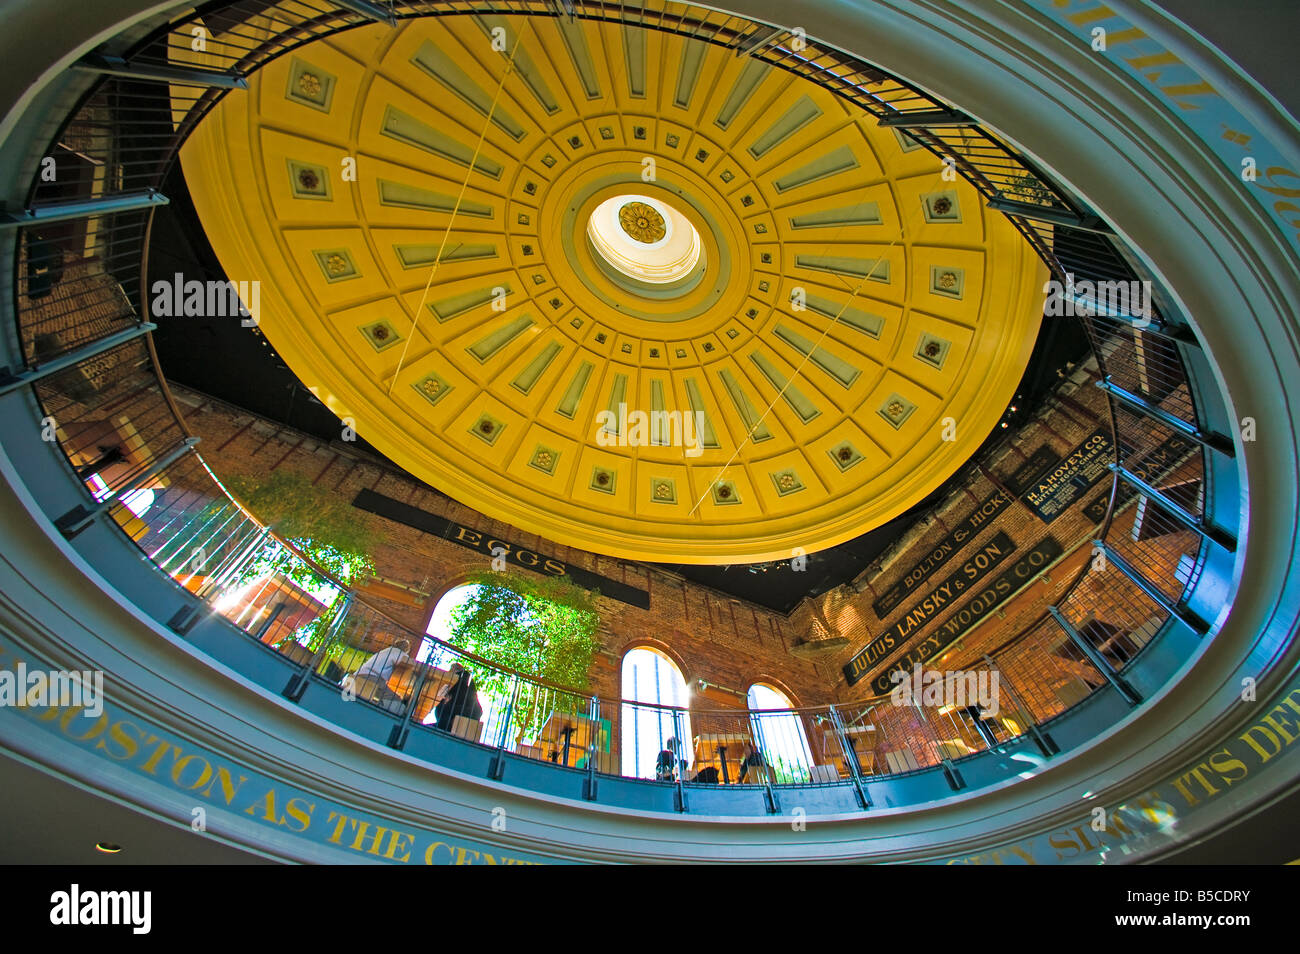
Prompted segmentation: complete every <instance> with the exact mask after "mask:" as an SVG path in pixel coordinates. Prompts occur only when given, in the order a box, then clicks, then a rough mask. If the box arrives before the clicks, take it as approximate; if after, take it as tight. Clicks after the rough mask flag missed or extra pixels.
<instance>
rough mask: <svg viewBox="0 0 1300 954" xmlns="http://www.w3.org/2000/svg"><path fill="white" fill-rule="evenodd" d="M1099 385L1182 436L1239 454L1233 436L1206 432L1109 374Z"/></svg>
mask: <svg viewBox="0 0 1300 954" xmlns="http://www.w3.org/2000/svg"><path fill="white" fill-rule="evenodd" d="M1097 387H1099V388H1101V389H1102V390H1103V391H1105V392H1106V393H1107V394H1109V395H1111V396H1112V397H1114V398H1116V399H1117V400H1118V401H1120V402H1121V403H1122V404H1125V405H1127V406H1128V407H1130V408H1132V409H1133V410H1135V411H1137V412H1138V413H1139V414H1144V415H1146V416H1147V417H1149V418H1152V419H1153V420H1156V421H1159V422H1160V423H1161V424H1164V425H1165V426H1166V427H1168V428H1170V429H1171V430H1175V431H1177V432H1178V433H1179V434H1181V435H1182V436H1184V437H1187V438H1190V439H1192V440H1194V441H1196V443H1198V444H1200V445H1202V446H1204V447H1208V448H1210V450H1215V451H1218V452H1219V453H1220V454H1223V455H1224V456H1225V457H1236V456H1237V449H1236V448H1235V447H1234V446H1233V444H1232V439H1231V438H1229V437H1225V436H1224V435H1222V434H1212V433H1206V432H1204V431H1202V430H1201V429H1200V428H1198V427H1197V426H1196V425H1195V424H1189V423H1187V422H1186V421H1184V420H1183V419H1182V418H1178V417H1174V416H1173V415H1172V414H1170V413H1169V412H1168V411H1166V410H1165V409H1164V408H1161V407H1157V406H1156V405H1154V404H1152V403H1151V402H1150V401H1148V400H1146V399H1144V398H1141V397H1139V396H1138V395H1136V394H1134V393H1132V392H1131V391H1126V390H1125V389H1124V388H1122V387H1120V386H1119V385H1118V384H1116V383H1115V382H1113V381H1111V379H1110V376H1109V375H1107V376H1106V377H1104V378H1102V379H1101V380H1100V381H1098V382H1097Z"/></svg>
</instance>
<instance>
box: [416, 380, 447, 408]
mask: <svg viewBox="0 0 1300 954" xmlns="http://www.w3.org/2000/svg"><path fill="white" fill-rule="evenodd" d="M412 387H414V388H415V390H416V391H417V392H418V393H419V394H420V396H421V397H423V398H424V399H425V400H426V401H428V402H429V403H430V404H437V403H438V402H439V401H440V400H442V399H443V398H444V397H446V395H447V392H448V391H450V390H451V385H450V384H448V383H447V382H446V381H444V380H443V379H442V378H440V377H438V376H437V375H436V374H427V375H425V376H424V377H423V378H421V379H420V380H419V381H416V382H415V384H413V385H412Z"/></svg>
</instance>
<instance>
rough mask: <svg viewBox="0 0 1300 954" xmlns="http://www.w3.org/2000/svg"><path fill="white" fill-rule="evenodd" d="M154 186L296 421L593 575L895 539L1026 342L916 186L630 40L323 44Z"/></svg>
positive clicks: (1008, 306) (1008, 277) (754, 93)
mask: <svg viewBox="0 0 1300 954" xmlns="http://www.w3.org/2000/svg"><path fill="white" fill-rule="evenodd" d="M502 40H504V42H502ZM502 47H504V49H502ZM190 56H199V55H198V54H191V53H190V52H189V49H188V47H181V48H179V50H178V57H190ZM512 56H513V60H512ZM182 161H183V164H184V171H185V175H186V178H187V179H188V181H189V185H190V190H191V193H192V195H193V197H194V202H195V205H196V207H197V209H198V212H199V216H200V218H201V220H202V222H203V224H204V227H205V229H206V230H207V234H208V237H209V239H210V240H211V242H212V246H213V248H214V249H215V251H216V253H217V256H218V257H219V259H220V260H221V262H222V265H223V266H224V267H225V269H226V271H227V273H228V275H229V277H230V278H231V279H233V280H259V281H260V282H261V294H260V302H261V309H260V314H259V315H258V318H259V321H260V325H261V328H262V331H263V332H264V333H265V334H266V336H267V338H268V339H269V340H270V342H271V343H272V344H273V345H274V346H275V348H276V349H277V350H278V351H279V353H280V354H281V355H282V356H283V358H284V359H285V360H286V361H287V362H288V364H289V366H290V367H291V368H292V369H293V370H294V372H295V373H296V374H297V375H298V376H299V377H300V378H301V379H302V380H303V381H304V382H305V383H306V384H307V385H308V386H309V387H311V388H312V389H313V391H314V392H315V393H316V394H317V395H318V396H319V397H320V398H321V400H323V401H324V402H325V403H326V405H327V406H329V407H330V408H331V409H333V410H334V411H335V412H336V413H337V414H339V416H340V417H346V418H349V419H350V421H351V422H352V423H353V424H354V425H355V427H356V430H357V432H358V433H359V434H360V435H361V436H362V437H364V438H365V439H366V440H367V441H369V442H370V443H372V444H373V445H374V446H375V447H377V448H378V449H379V450H381V451H382V452H383V453H385V454H386V455H388V456H389V457H390V458H391V459H392V460H393V461H395V462H396V463H398V464H400V465H401V466H402V467H404V468H406V469H407V470H409V471H410V472H411V473H412V474H414V475H416V476H417V477H419V478H421V479H423V480H425V481H427V482H428V483H430V484H432V485H433V486H435V487H437V488H438V489H440V490H442V491H444V492H445V493H447V494H448V495H450V496H452V497H453V498H455V499H457V500H460V501H462V502H463V503H465V504H466V505H468V506H471V507H474V508H476V509H478V510H480V511H482V512H483V513H485V514H488V515H490V516H492V517H496V518H499V519H501V520H504V521H507V522H509V523H511V524H513V525H515V526H516V527H519V528H521V529H523V530H526V531H531V532H536V533H540V534H542V535H543V536H545V537H547V538H549V539H551V540H554V541H557V542H560V543H563V544H569V545H572V546H576V547H582V548H585V549H589V550H594V551H597V552H602V553H608V554H616V555H619V556H624V557H630V558H639V559H648V560H661V561H670V562H691V563H716V562H728V561H746V562H749V561H759V560H767V559H777V558H785V557H789V556H791V555H792V553H795V552H812V551H815V550H818V549H821V548H823V547H826V546H830V545H833V544H835V543H839V542H842V541H844V540H846V539H849V538H852V537H854V536H857V535H859V534H861V533H863V532H865V531H868V530H870V529H872V528H873V527H876V526H878V525H880V524H881V523H883V522H885V521H887V520H889V519H891V518H892V517H894V516H897V515H898V514H900V513H901V512H903V511H904V510H906V509H907V508H908V507H910V506H911V505H913V504H915V503H916V502H918V501H919V500H921V499H922V498H923V497H924V496H925V495H926V494H928V493H929V492H930V491H932V490H934V489H935V488H936V487H937V486H938V485H939V484H940V483H941V482H942V481H943V480H944V479H946V478H947V477H948V476H949V475H951V474H952V473H953V472H954V471H955V470H956V469H957V468H958V467H959V466H960V465H961V464H962V463H963V462H964V461H966V460H967V459H968V458H969V456H970V455H971V453H972V452H973V451H974V450H975V448H976V447H978V446H979V444H980V443H981V442H982V440H983V439H984V438H985V437H986V436H987V435H988V433H989V431H990V430H991V429H992V428H993V427H994V426H995V425H996V423H997V421H998V419H999V417H1000V416H1001V414H1002V412H1003V411H1004V410H1005V408H1006V406H1007V404H1008V403H1009V402H1010V400H1011V398H1012V397H1013V394H1014V390H1015V388H1016V385H1017V383H1018V382H1019V379H1020V376H1021V374H1022V373H1023V371H1024V368H1025V365H1026V363H1027V361H1028V358H1029V354H1030V351H1031V349H1032V346H1033V342H1034V338H1035V335H1036V333H1037V327H1038V322H1039V321H1040V319H1041V316H1042V300H1043V293H1042V285H1043V282H1044V280H1045V278H1046V273H1045V271H1044V270H1043V269H1042V267H1041V265H1040V264H1039V263H1038V261H1037V259H1036V258H1035V256H1034V255H1033V254H1032V252H1031V250H1030V249H1029V248H1028V246H1027V245H1026V243H1025V242H1024V241H1023V240H1022V239H1021V237H1020V236H1019V235H1018V234H1017V233H1016V232H1015V231H1014V229H1013V228H1012V227H1011V226H1010V225H1009V224H1008V223H1007V222H1006V221H1005V220H1004V219H1003V218H1002V217H1001V216H1000V215H998V214H994V213H990V212H988V211H987V210H985V209H984V208H983V207H982V203H981V202H980V201H979V198H978V196H977V194H976V193H975V191H974V190H973V189H971V188H970V187H969V186H968V185H966V184H965V183H964V182H960V181H948V179H946V178H945V177H944V175H943V174H942V167H941V164H940V162H939V161H938V160H937V159H936V158H935V157H934V156H933V155H932V154H930V153H929V152H927V151H925V150H924V149H920V148H918V147H916V145H915V144H914V143H910V142H909V141H908V140H906V139H905V138H904V137H902V136H900V135H899V134H897V133H895V132H894V131H892V130H889V129H881V128H879V127H877V125H876V124H875V122H874V120H873V119H872V118H871V117H869V116H867V115H865V114H863V113H861V112H860V111H858V110H857V109H856V108H855V107H853V106H852V105H851V104H850V103H848V102H847V101H845V100H842V99H840V98H838V97H836V96H835V95H834V94H832V93H830V92H829V91H827V90H825V89H823V88H821V87H819V86H817V85H815V84H813V83H811V82H809V81H807V80H804V79H802V78H800V77H797V76H795V75H793V74H791V73H788V72H785V71H783V70H779V69H774V68H771V67H769V66H767V65H765V64H762V63H760V62H758V61H756V60H753V59H751V58H748V57H744V56H737V55H736V54H735V52H734V51H733V50H730V49H726V48H722V47H718V46H712V45H710V44H708V43H705V42H703V41H699V40H694V39H689V38H684V37H680V36H676V35H672V34H668V33H662V32H656V31H653V30H641V29H637V28H634V27H629V26H622V25H613V24H600V23H594V22H588V21H580V20H579V21H573V22H569V21H568V20H567V19H565V18H555V17H537V18H527V17H497V16H469V15H465V16H460V15H449V16H441V17H437V18H428V19H416V20H405V21H402V22H401V23H400V25H399V26H398V28H397V29H390V28H389V27H387V26H382V25H380V26H373V27H364V28H359V29H354V30H351V31H348V32H345V33H342V34H338V35H336V36H333V37H330V38H329V39H327V40H321V41H317V42H314V43H311V44H309V45H307V46H304V47H302V48H300V49H298V50H296V51H294V52H293V53H291V54H288V55H285V56H282V57H280V58H279V59H276V60H274V61H272V62H271V63H270V64H268V65H267V66H266V67H265V68H263V69H262V70H261V71H260V72H259V73H257V74H256V75H255V76H254V77H253V79H252V81H251V82H250V87H249V89H248V91H247V92H246V93H234V94H231V95H228V96H226V97H225V98H224V99H223V100H222V101H221V102H220V103H219V104H218V105H217V107H216V108H215V109H214V110H213V111H212V113H211V114H210V115H209V116H208V117H207V118H206V119H205V120H204V121H203V122H202V123H201V124H200V126H199V128H198V129H197V131H196V132H195V134H194V135H193V136H192V137H191V139H190V140H189V142H188V143H187V144H186V146H185V148H184V150H183V152H182ZM624 213H627V214H626V215H624ZM435 263H436V268H435Z"/></svg>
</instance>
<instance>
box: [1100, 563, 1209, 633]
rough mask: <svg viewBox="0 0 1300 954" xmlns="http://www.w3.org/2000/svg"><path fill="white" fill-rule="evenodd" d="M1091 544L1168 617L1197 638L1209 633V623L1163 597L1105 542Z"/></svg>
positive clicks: (1156, 587) (1158, 588)
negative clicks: (1186, 628) (1183, 626)
mask: <svg viewBox="0 0 1300 954" xmlns="http://www.w3.org/2000/svg"><path fill="white" fill-rule="evenodd" d="M1092 543H1093V546H1095V547H1101V551H1102V554H1103V555H1104V556H1105V557H1106V561H1107V562H1108V563H1112V564H1114V565H1115V568H1116V569H1118V570H1119V571H1120V572H1121V573H1123V574H1124V575H1125V576H1127V577H1128V578H1129V579H1130V580H1132V581H1133V582H1134V583H1135V584H1136V585H1137V587H1138V589H1140V590H1141V591H1142V592H1143V593H1145V594H1146V595H1147V596H1149V597H1151V599H1152V601H1153V602H1155V603H1157V604H1158V605H1159V606H1160V607H1161V608H1162V609H1164V610H1165V611H1166V612H1167V613H1169V615H1170V616H1173V617H1175V618H1176V619H1178V620H1180V621H1181V622H1182V623H1184V624H1185V625H1186V626H1187V627H1188V628H1189V629H1191V630H1192V631H1193V632H1194V633H1196V635H1197V636H1204V635H1205V634H1206V633H1208V632H1209V631H1210V624H1209V623H1207V622H1206V621H1205V620H1203V619H1201V617H1199V616H1197V615H1196V614H1195V613H1193V612H1192V611H1191V610H1190V609H1187V608H1186V607H1183V606H1180V605H1179V604H1177V603H1175V602H1174V601H1173V600H1171V599H1170V598H1169V597H1167V596H1165V594H1164V593H1163V592H1162V591H1161V590H1160V587H1158V586H1156V585H1155V584H1154V583H1152V582H1151V581H1150V580H1148V579H1147V578H1146V577H1145V576H1143V575H1142V574H1141V573H1139V572H1138V571H1137V569H1136V568H1135V567H1134V566H1133V565H1132V564H1130V563H1129V562H1128V560H1126V559H1124V558H1123V557H1122V556H1120V555H1119V554H1118V553H1117V552H1116V551H1115V548H1114V547H1113V546H1111V545H1110V544H1109V543H1107V542H1106V541H1105V540H1094V541H1092Z"/></svg>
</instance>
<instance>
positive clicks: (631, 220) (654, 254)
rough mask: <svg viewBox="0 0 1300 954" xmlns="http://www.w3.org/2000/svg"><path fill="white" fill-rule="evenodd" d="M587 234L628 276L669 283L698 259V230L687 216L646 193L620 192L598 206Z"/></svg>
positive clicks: (684, 274)
mask: <svg viewBox="0 0 1300 954" xmlns="http://www.w3.org/2000/svg"><path fill="white" fill-rule="evenodd" d="M587 237H588V238H590V239H591V244H592V246H593V247H594V248H595V249H596V252H597V253H598V254H599V255H600V257H601V258H603V259H604V260H605V262H607V263H608V264H609V265H611V266H612V267H613V268H615V269H616V270H617V271H619V272H620V273H622V274H623V275H626V276H627V277H628V278H631V279H634V280H635V281H639V282H646V283H648V284H652V285H668V284H671V283H672V282H676V281H680V280H682V279H684V278H686V277H687V276H689V275H690V274H691V273H692V272H693V271H694V270H695V267H696V265H698V264H699V262H700V251H701V247H702V245H701V242H700V233H699V232H697V231H696V230H695V226H693V225H692V224H691V223H690V220H688V219H687V218H686V216H684V215H682V214H681V213H680V212H678V211H677V210H676V209H674V208H673V207H672V206H671V205H669V204H668V203H666V202H661V201H659V200H658V199H652V198H650V197H649V196H646V195H616V196H614V197H612V198H609V199H606V200H605V201H604V202H602V203H600V205H598V206H596V208H595V210H594V211H593V212H592V213H591V218H590V219H589V220H588V221H587Z"/></svg>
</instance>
